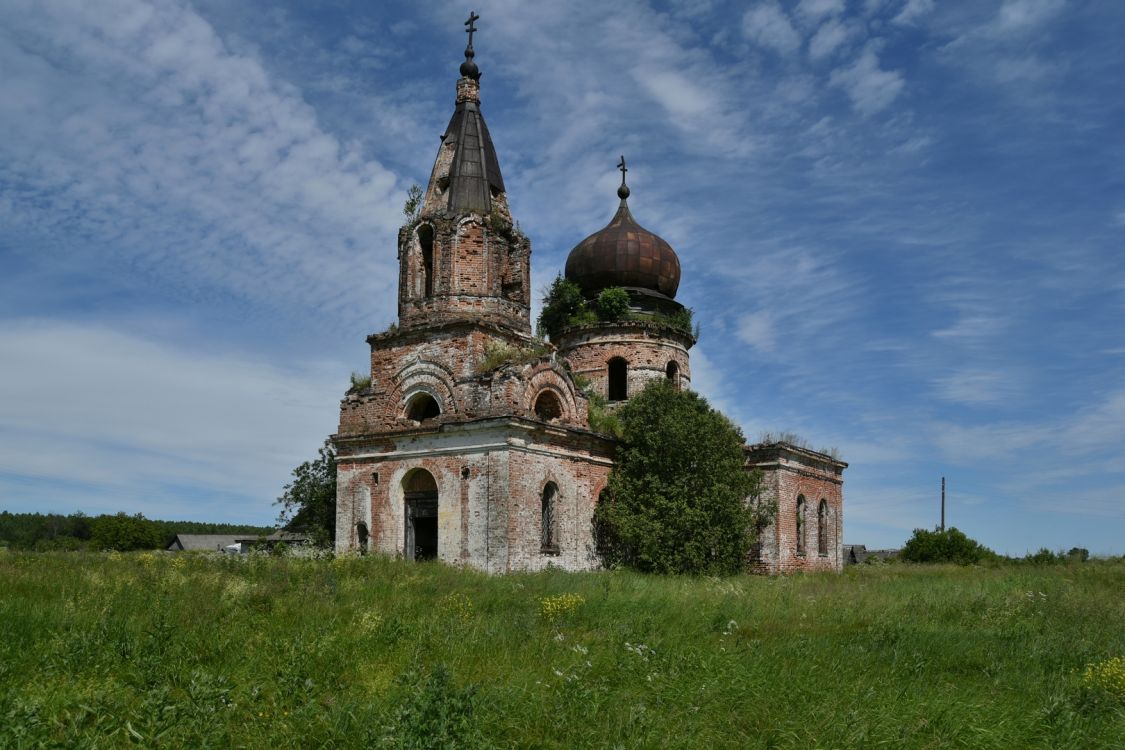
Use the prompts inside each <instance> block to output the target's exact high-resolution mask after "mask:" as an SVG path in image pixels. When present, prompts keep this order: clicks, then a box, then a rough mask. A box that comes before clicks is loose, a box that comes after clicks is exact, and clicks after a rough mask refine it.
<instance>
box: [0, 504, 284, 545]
mask: <svg viewBox="0 0 1125 750" xmlns="http://www.w3.org/2000/svg"><path fill="white" fill-rule="evenodd" d="M95 531H97V535H96V536H95ZM272 532H273V528H272V527H269V526H247V525H245V524H229V523H206V522H201V521H161V520H154V519H149V518H145V517H144V516H143V515H140V514H138V515H134V516H130V515H127V514H125V513H118V514H116V515H103V516H87V515H86V514H84V513H82V512H80V511H79V512H76V513H71V514H70V515H65V516H64V515H61V514H58V513H46V514H44V513H10V512H8V511H3V512H0V547H4V546H6V547H10V548H11V549H20V550H38V551H40V552H45V551H51V550H80V549H93V550H103V549H117V550H125V549H164V548H165V547H167V546H168V545H169V544H171V543H172V539H173V538H175V536H176V534H270V533H272ZM140 541H144V542H145V544H142V545H140V546H137V544H136V542H140Z"/></svg>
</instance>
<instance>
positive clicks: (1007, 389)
mask: <svg viewBox="0 0 1125 750" xmlns="http://www.w3.org/2000/svg"><path fill="white" fill-rule="evenodd" d="M933 382H934V385H935V386H936V388H937V390H938V395H939V396H940V397H941V398H943V399H945V400H946V401H953V402H955V403H961V404H994V403H998V402H1000V401H1003V400H1004V399H1006V398H1008V397H1010V396H1011V395H1012V393H1013V392H1014V391H1015V390H1016V383H1014V382H1013V377H1012V374H1011V373H1008V372H1000V371H991V370H981V369H975V368H966V369H962V370H958V371H955V372H953V373H950V374H949V375H945V376H943V377H939V378H935V379H934V381H933Z"/></svg>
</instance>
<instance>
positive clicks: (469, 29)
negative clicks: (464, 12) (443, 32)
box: [465, 10, 480, 49]
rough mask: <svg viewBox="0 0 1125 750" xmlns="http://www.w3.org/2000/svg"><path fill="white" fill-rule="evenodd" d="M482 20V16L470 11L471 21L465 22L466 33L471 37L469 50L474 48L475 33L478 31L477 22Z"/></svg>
mask: <svg viewBox="0 0 1125 750" xmlns="http://www.w3.org/2000/svg"><path fill="white" fill-rule="evenodd" d="M479 20H480V16H478V15H477V14H476V11H472V10H470V11H469V20H468V21H465V32H466V33H468V35H469V49H472V48H473V32H474V31H476V30H477V27H476V22H477V21H479Z"/></svg>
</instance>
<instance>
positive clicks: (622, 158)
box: [617, 154, 629, 185]
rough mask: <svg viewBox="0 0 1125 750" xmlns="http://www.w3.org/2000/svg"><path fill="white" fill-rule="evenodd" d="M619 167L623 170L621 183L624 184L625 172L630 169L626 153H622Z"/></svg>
mask: <svg viewBox="0 0 1125 750" xmlns="http://www.w3.org/2000/svg"><path fill="white" fill-rule="evenodd" d="M617 168H618V169H620V170H621V184H622V185H624V184H625V173H626V172H628V171H629V169H628V168H627V167H626V166H625V154H622V155H621V161H619V162H618V163H617Z"/></svg>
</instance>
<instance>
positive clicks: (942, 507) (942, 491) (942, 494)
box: [941, 477, 945, 534]
mask: <svg viewBox="0 0 1125 750" xmlns="http://www.w3.org/2000/svg"><path fill="white" fill-rule="evenodd" d="M941 533H943V534H944V533H945V477H942V478H941Z"/></svg>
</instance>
